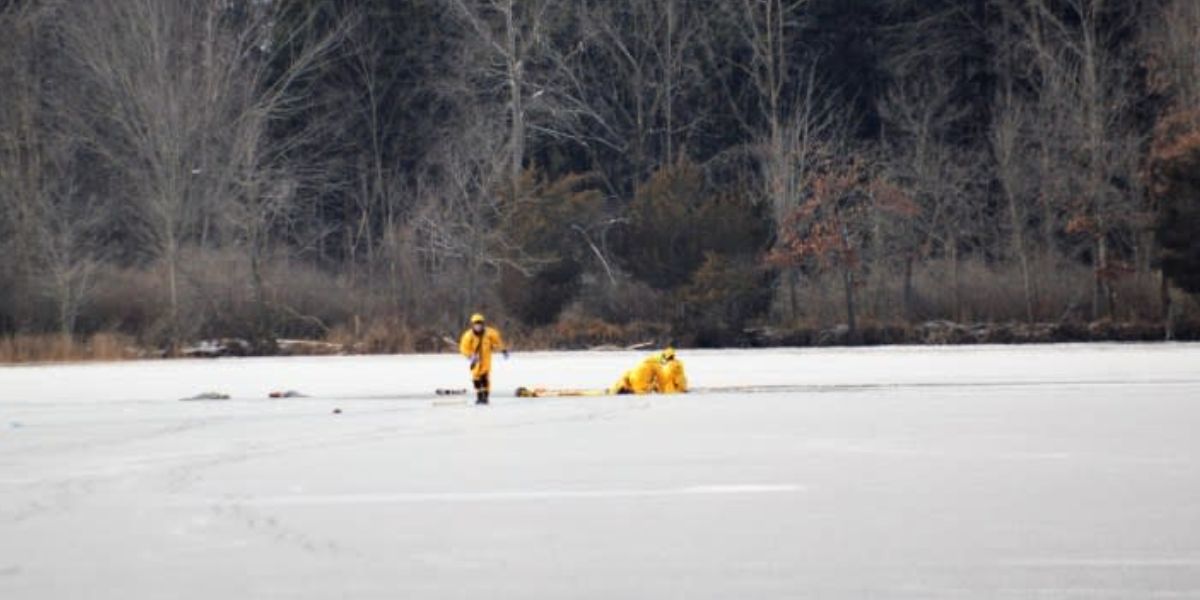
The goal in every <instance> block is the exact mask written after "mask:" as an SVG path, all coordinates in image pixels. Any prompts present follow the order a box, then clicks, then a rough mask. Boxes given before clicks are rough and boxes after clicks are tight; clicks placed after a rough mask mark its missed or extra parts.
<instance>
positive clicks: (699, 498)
mask: <svg viewBox="0 0 1200 600" xmlns="http://www.w3.org/2000/svg"><path fill="white" fill-rule="evenodd" d="M641 355H642V354H634V353H531V354H515V355H514V356H513V359H512V360H511V361H507V362H504V361H500V360H497V362H496V367H495V368H496V371H497V372H496V374H495V377H494V378H495V383H496V388H497V390H496V392H495V396H496V397H494V399H493V403H494V404H493V406H491V407H488V408H475V407H472V406H465V405H445V404H439V403H436V402H435V400H436V397H435V396H434V395H433V393H432V392H433V390H434V389H435V388H465V387H468V381H467V379H468V378H467V375H466V365H465V361H463V360H461V359H459V358H458V357H455V356H451V355H439V356H390V357H350V358H290V359H225V360H215V361H176V362H132V363H121V364H108V365H62V366H36V367H0V598H4V599H21V600H24V599H51V598H54V599H58V598H63V599H67V598H72V599H73V598H88V599H114V600H117V599H119V600H129V599H140V598H152V599H160V598H182V599H197V600H215V599H226V598H228V599H235V598H238V599H240V598H313V599H327V598H356V599H357V598H379V599H384V598H386V599H395V598H463V599H468V600H484V599H493V598H512V599H518V598H521V599H524V598H546V599H551V598H552V599H566V598H595V599H614V598H655V599H661V598H686V599H691V598H729V599H757V598H778V599H784V598H788V599H790V598H908V599H914V600H915V599H937V598H1013V599H1018V598H1020V599H1025V598H1080V599H1082V598H1114V599H1117V598H1120V599H1130V598H1200V345H1185V344H1160V345H1109V344H1105V345H1090V346H1075V345H1068V346H1023V347H959V348H876V349H825V350H771V351H721V352H715V351H703V352H701V351H682V352H681V353H680V358H682V359H683V360H684V361H685V363H686V365H687V367H688V373H689V378H690V380H691V382H692V384H693V385H694V386H707V387H719V386H733V385H756V386H793V387H791V388H788V389H778V390H776V391H770V392H766V393H752V394H751V393H706V394H696V395H689V396H685V397H601V398H594V397H593V398H561V399H516V398H512V397H511V394H512V389H513V388H515V387H517V386H518V385H526V386H537V385H544V386H556V387H557V386H564V387H585V388H600V387H605V386H607V385H608V384H610V383H611V382H612V381H613V380H615V379H616V378H617V376H618V375H619V374H620V372H621V371H623V370H624V369H625V368H628V367H629V366H632V364H633V363H634V361H635V360H636V359H637V358H638V357H640V356H641ZM288 389H294V390H298V391H300V392H303V393H305V394H308V395H310V396H313V397H312V398H304V399H285V400H268V399H267V398H266V396H267V394H268V392H270V391H273V390H288ZM209 391H213V392H222V393H226V394H230V395H232V396H233V399H232V400H229V401H216V402H180V401H179V399H180V398H183V397H186V396H193V395H195V394H198V393H201V392H209ZM335 408H338V409H341V411H342V412H341V413H340V414H333V410H334V409H335Z"/></svg>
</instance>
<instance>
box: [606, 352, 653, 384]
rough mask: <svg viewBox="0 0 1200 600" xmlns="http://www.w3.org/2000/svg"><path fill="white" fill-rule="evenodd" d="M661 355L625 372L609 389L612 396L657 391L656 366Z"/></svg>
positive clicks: (649, 358) (651, 357) (647, 359)
mask: <svg viewBox="0 0 1200 600" xmlns="http://www.w3.org/2000/svg"><path fill="white" fill-rule="evenodd" d="M661 360H662V357H661V355H659V354H653V355H651V356H648V357H646V359H645V360H643V361H642V362H640V363H638V364H637V366H636V367H634V368H632V369H630V370H628V371H626V372H625V374H624V375H622V376H621V378H620V379H618V380H617V382H616V383H614V384H613V386H612V387H611V388H609V390H608V391H609V393H612V394H650V393H654V392H657V391H658V366H659V362H660V361H661Z"/></svg>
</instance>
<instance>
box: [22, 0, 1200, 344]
mask: <svg viewBox="0 0 1200 600" xmlns="http://www.w3.org/2000/svg"><path fill="white" fill-rule="evenodd" d="M0 57H2V60H0V97H2V98H3V99H4V102H3V107H4V110H2V111H0V333H3V334H4V335H5V336H10V337H11V336H15V335H28V334H43V333H45V334H55V335H61V336H65V338H68V339H77V340H86V339H88V338H90V337H92V336H94V335H95V334H98V333H118V334H121V335H123V336H128V337H129V338H131V339H135V340H137V342H138V343H140V344H141V345H143V346H145V347H153V348H161V349H165V350H167V351H168V352H170V351H172V350H173V349H176V348H179V347H180V346H181V345H182V344H185V343H189V342H192V341H194V340H197V339H201V338H216V337H236V338H241V339H244V340H248V341H249V342H250V344H251V351H253V352H272V351H275V350H276V348H275V344H276V340H277V339H279V338H312V339H328V340H334V341H338V342H346V343H357V344H360V347H361V348H364V349H367V350H381V351H382V350H409V349H421V350H432V349H437V348H438V345H439V344H441V342H440V341H438V339H439V338H440V336H442V335H444V334H445V333H447V332H450V331H453V330H455V329H457V328H458V327H459V326H460V325H461V323H462V322H463V319H464V318H465V317H466V315H468V314H470V313H471V312H474V311H475V310H484V311H485V312H487V313H489V315H492V316H493V319H494V320H495V321H498V322H500V323H502V324H505V325H507V326H508V327H509V328H510V329H514V330H516V331H515V332H514V335H513V337H515V338H517V339H518V340H521V339H524V340H526V343H529V344H534V343H536V344H546V345H551V344H567V345H574V344H598V343H606V342H608V343H616V342H629V341H640V338H643V337H648V338H663V339H666V338H673V339H676V340H678V341H680V342H682V343H685V344H714V345H716V344H742V343H751V342H754V341H762V340H763V339H764V337H763V336H766V337H767V338H771V339H776V340H778V339H792V340H793V341H797V342H799V343H804V342H812V341H822V342H828V341H841V342H856V341H859V342H870V341H905V340H909V339H910V338H909V337H906V334H905V332H911V330H912V328H913V327H917V326H919V325H921V324H924V323H927V322H930V321H952V322H956V323H979V322H986V323H1017V324H1023V325H1024V326H1030V327H1032V326H1034V324H1042V325H1049V326H1063V327H1066V326H1070V327H1073V328H1074V329H1072V331H1080V332H1085V333H1086V332H1088V331H1092V332H1095V331H1097V328H1098V327H1099V328H1100V329H1103V328H1105V327H1115V326H1116V325H1115V324H1145V325H1147V326H1148V327H1150V329H1148V330H1147V331H1150V332H1152V334H1146V335H1152V336H1154V337H1162V336H1163V335H1187V333H1186V332H1187V331H1191V330H1189V329H1188V328H1189V327H1192V328H1193V329H1192V330H1194V327H1195V326H1194V325H1189V323H1194V322H1195V320H1196V319H1197V317H1198V315H1200V310H1197V305H1196V301H1195V299H1194V296H1193V295H1194V294H1196V293H1198V292H1200V3H1197V2H1195V1H1194V0H605V1H593V0H587V1H579V2H561V1H558V2H555V1H551V0H390V1H389V0H205V1H195V0H77V1H74V2H53V1H49V0H0ZM805 331H812V332H817V333H814V334H813V335H811V336H807V337H806V335H802V334H801V333H797V332H805ZM789 332H791V333H789ZM888 332H892V333H888ZM789 335H790V336H791V337H790V338H789V337H788V336H789ZM772 336H775V337H774V338H772ZM1076 337H1079V336H1076ZM1083 337H1086V335H1084V336H1083ZM518 343H520V342H519V341H518Z"/></svg>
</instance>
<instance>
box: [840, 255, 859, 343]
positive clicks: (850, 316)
mask: <svg viewBox="0 0 1200 600" xmlns="http://www.w3.org/2000/svg"><path fill="white" fill-rule="evenodd" d="M842 284H843V285H844V286H845V290H846V326H847V327H849V328H850V339H854V338H855V337H856V336H857V333H858V322H857V319H856V318H855V314H854V309H855V306H854V271H853V270H852V269H850V268H849V267H844V268H843V269H842Z"/></svg>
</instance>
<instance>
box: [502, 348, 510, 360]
mask: <svg viewBox="0 0 1200 600" xmlns="http://www.w3.org/2000/svg"><path fill="white" fill-rule="evenodd" d="M500 353H501V354H503V355H504V360H508V349H507V348H505V349H504V350H501V351H500Z"/></svg>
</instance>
